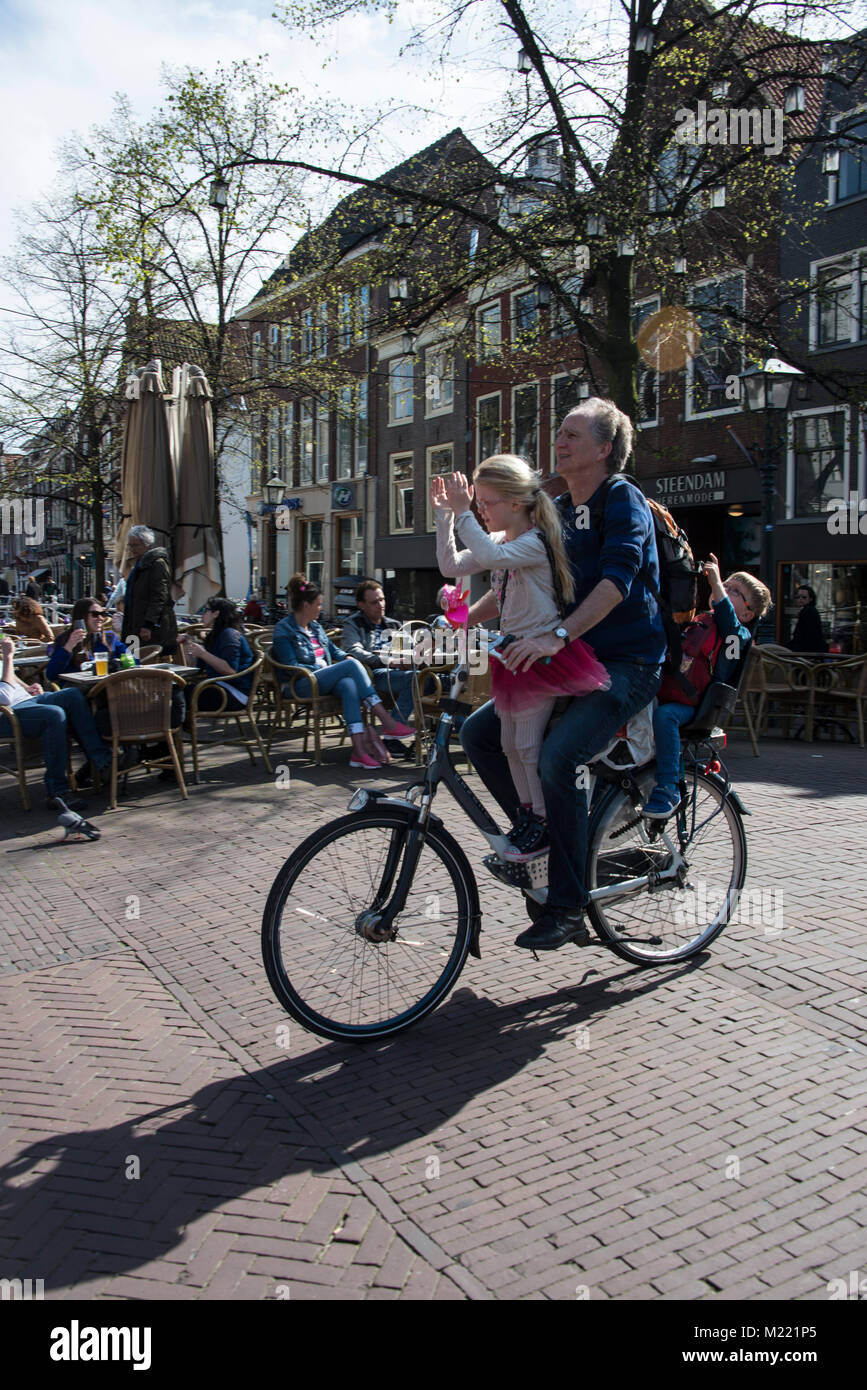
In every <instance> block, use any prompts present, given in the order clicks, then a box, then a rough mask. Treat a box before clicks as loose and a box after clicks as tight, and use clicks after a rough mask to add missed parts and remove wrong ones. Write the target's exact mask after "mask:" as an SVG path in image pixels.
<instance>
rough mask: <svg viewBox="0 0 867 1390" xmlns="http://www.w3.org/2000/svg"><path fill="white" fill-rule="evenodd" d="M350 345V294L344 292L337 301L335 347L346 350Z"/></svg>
mask: <svg viewBox="0 0 867 1390" xmlns="http://www.w3.org/2000/svg"><path fill="white" fill-rule="evenodd" d="M351 343H352V294H351V293H350V291H349V290H344V292H343V294H341V296H340V298H339V299H338V301H337V345H338V347H341V348H348V347H349V346H350V344H351Z"/></svg>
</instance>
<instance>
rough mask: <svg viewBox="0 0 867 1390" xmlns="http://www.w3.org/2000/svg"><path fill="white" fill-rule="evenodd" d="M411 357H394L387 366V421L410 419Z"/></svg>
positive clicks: (402, 421) (399, 421) (393, 422)
mask: <svg viewBox="0 0 867 1390" xmlns="http://www.w3.org/2000/svg"><path fill="white" fill-rule="evenodd" d="M412 373H413V359H412V358H411V357H395V358H394V360H393V361H392V362H390V363H389V367H388V423H389V424H390V425H399V424H403V423H404V422H405V421H407V420H411V419H412Z"/></svg>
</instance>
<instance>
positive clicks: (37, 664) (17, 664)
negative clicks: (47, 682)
mask: <svg viewBox="0 0 867 1390" xmlns="http://www.w3.org/2000/svg"><path fill="white" fill-rule="evenodd" d="M48 662H49V658H48V657H47V656H28V655H27V653H26V652H15V653H14V654H13V657H12V667H13V669H14V670H15V671H23V670H27V671H41V670H42V668H43V666H47V665H48Z"/></svg>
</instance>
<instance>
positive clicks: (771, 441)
mask: <svg viewBox="0 0 867 1390" xmlns="http://www.w3.org/2000/svg"><path fill="white" fill-rule="evenodd" d="M803 375H804V373H803V372H802V371H800V370H799V369H798V368H797V367H790V366H789V364H788V363H787V362H782V361H781V360H780V359H779V357H769V358H768V359H767V360H766V361H765V362H764V363H763V364H762V365H761V366H760V367H748V368H747V370H746V371H745V372H740V373H739V376H740V380H741V382H742V383H743V397H744V403H745V405H746V407H747V409H748V410H750V411H753V412H756V411H764V415H765V445H764V449H763V450H762V462H761V465H760V468H759V473H760V476H761V480H762V555H761V571H762V579H763V580H764V582H765V583H766V584H767V586H768V588H769V589H770V590H771V593H773V592H774V589H775V580H776V573H775V571H776V562H775V552H774V521H775V514H776V480H777V465H778V462H779V447H780V428H779V426H780V423H781V422H782V420H783V419H785V414H786V411H787V410H788V408H789V399H790V397H791V394H792V387H793V386H794V384H795V382H796V381H797V380H798V378H799V377H803ZM760 635H761V637H762V640H763V641H768V640H772V639H773V636H774V626H773V621H772V620H771V619H770V618H768V617H765V618H763V619H762V625H761V628H760Z"/></svg>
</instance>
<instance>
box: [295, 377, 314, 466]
mask: <svg viewBox="0 0 867 1390" xmlns="http://www.w3.org/2000/svg"><path fill="white" fill-rule="evenodd" d="M314 416H315V407H314V404H313V397H312V396H305V397H304V399H303V400H302V401H301V419H300V423H299V429H298V440H299V452H300V456H301V484H302V486H303V485H304V484H305V483H312V482H313V421H314Z"/></svg>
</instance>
